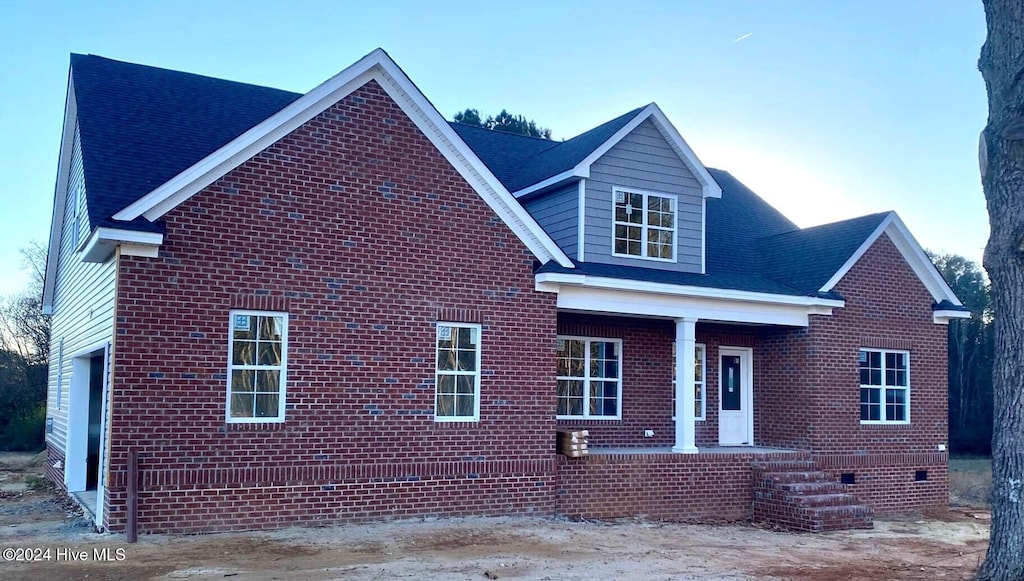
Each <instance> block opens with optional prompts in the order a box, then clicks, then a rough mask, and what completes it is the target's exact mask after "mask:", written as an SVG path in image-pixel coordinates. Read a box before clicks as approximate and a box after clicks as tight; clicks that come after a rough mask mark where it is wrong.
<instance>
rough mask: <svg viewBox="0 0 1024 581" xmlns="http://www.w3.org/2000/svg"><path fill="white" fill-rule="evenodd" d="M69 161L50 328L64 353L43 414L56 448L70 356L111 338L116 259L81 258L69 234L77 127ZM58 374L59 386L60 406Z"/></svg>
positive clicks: (77, 170) (61, 440)
mask: <svg viewBox="0 0 1024 581" xmlns="http://www.w3.org/2000/svg"><path fill="white" fill-rule="evenodd" d="M69 163H70V172H69V176H68V181H67V183H68V191H66V192H63V193H62V195H63V196H65V198H64V203H65V209H66V211H65V212H64V222H63V223H62V224H60V225H58V227H60V228H61V236H60V250H59V253H58V255H57V272H56V277H55V279H54V287H53V289H54V291H53V313H52V316H51V330H50V337H51V340H50V353H52V354H54V355H58V354H59V351H60V346H61V342H62V343H63V353H64V358H63V360H61V359H60V358H59V357H51V360H50V369H49V378H48V388H47V404H46V414H47V417H48V418H51V419H52V420H53V431H52V432H50V433H49V434H47V435H46V440H47V442H49V443H50V444H51V445H52V446H54V447H55V448H58V449H60V450H64V449H65V441H66V439H67V424H68V418H67V410H68V393H69V391H70V389H69V387H70V385H71V367H72V366H71V361H72V355H73V354H75V353H78V352H81V351H82V350H83V349H87V348H90V347H94V346H96V345H99V344H103V343H107V342H110V341H112V340H113V335H114V286H115V279H116V277H115V271H116V261H115V260H114V259H111V260H108V261H107V262H105V263H102V264H95V263H85V262H82V261H81V260H80V254H79V253H78V252H77V247H78V240H75V239H74V237H73V235H74V232H75V226H74V223H75V215H74V214H73V213H72V212H71V211H70V208H68V207H67V200H68V198H72V197H73V196H71V195H70V194H77V193H78V192H77V184H79V183H80V181H81V176H82V173H83V167H82V148H81V144H80V139H79V136H78V132H77V131H75V137H74V145H73V147H72V154H71V160H70V161H69ZM58 378H60V386H61V389H60V392H59V395H60V404H59V405H58V404H57V397H58V389H57V384H58Z"/></svg>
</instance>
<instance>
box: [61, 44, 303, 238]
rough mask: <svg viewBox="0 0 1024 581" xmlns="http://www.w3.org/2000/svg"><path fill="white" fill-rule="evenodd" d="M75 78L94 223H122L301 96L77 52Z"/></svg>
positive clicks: (144, 225)
mask: <svg viewBox="0 0 1024 581" xmlns="http://www.w3.org/2000/svg"><path fill="white" fill-rule="evenodd" d="M71 79H72V84H73V87H74V92H75V97H76V101H77V104H78V124H79V130H80V132H81V141H82V155H83V164H84V166H85V171H86V175H87V176H88V182H89V188H88V194H87V195H88V198H89V202H88V207H89V218H90V223H91V225H92V226H93V227H98V226H114V227H119V228H124V227H125V226H126V225H125V224H124V223H123V222H119V221H117V220H113V219H111V216H113V215H114V214H115V213H117V212H119V211H120V210H122V209H123V208H124V207H126V206H128V205H129V204H131V203H133V202H135V201H136V200H138V199H139V198H141V197H142V196H144V195H146V194H147V193H149V192H151V191H152V190H153V189H155V188H156V187H158V186H160V185H161V184H163V183H164V182H166V181H168V180H170V179H171V178H173V177H174V176H175V175H177V174H178V173H179V172H180V171H181V170H182V168H186V167H189V166H191V165H193V164H194V163H196V162H198V161H199V160H201V159H203V158H205V157H206V156H208V155H209V154H211V153H213V152H214V151H215V150H217V149H218V148H219V147H221V146H222V145H224V144H225V143H227V142H228V141H231V140H232V139H234V138H236V137H238V136H239V135H241V134H242V133H244V132H245V131H247V130H248V129H250V128H251V127H253V126H254V125H256V124H258V123H259V122H261V121H263V120H264V119H266V118H267V117H269V116H271V115H273V114H274V113H276V112H277V111H280V110H281V109H282V108H283V107H285V106H286V105H288V104H289V103H292V102H293V101H295V100H296V99H298V98H299V97H300V96H301V95H299V94H297V93H291V92H288V91H281V90H278V89H271V88H268V87H261V86H257V85H250V84H246V83H236V82H233V81H225V80H222V79H215V78H212V77H204V76H201V75H194V74H190V73H183V72H178V71H171V70H166V69H159V68H155V67H148V66H143V65H136V64H132V63H125V62H120V61H116V60H112V59H107V58H103V57H99V56H93V55H80V54H72V55H71ZM197 97H201V98H197ZM132 229H141V230H158V227H157V225H155V224H153V223H152V222H150V221H149V220H135V221H134V222H133V223H132Z"/></svg>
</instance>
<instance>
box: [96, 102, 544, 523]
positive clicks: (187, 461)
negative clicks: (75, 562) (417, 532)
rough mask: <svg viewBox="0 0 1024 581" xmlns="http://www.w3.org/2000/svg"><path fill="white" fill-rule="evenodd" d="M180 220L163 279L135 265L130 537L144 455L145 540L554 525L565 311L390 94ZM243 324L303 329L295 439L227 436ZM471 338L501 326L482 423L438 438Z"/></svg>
mask: <svg viewBox="0 0 1024 581" xmlns="http://www.w3.org/2000/svg"><path fill="white" fill-rule="evenodd" d="M165 221H166V237H165V243H164V245H163V247H162V248H161V251H160V257H159V258H157V259H149V258H140V257H121V258H120V260H119V270H118V290H117V320H116V323H115V325H116V331H115V344H114V360H115V372H114V384H113V390H112V398H111V405H112V426H113V429H112V432H111V437H110V442H111V443H110V446H111V448H110V468H111V490H110V504H111V508H110V511H109V513H108V523H109V528H110V529H111V530H114V531H117V530H121V529H122V528H123V526H124V518H125V514H124V509H123V507H124V502H123V501H124V490H125V489H124V483H125V473H124V471H125V466H126V458H127V452H128V450H129V448H130V447H136V448H138V450H139V452H140V456H139V458H140V460H139V464H140V470H141V472H142V474H143V483H142V485H141V493H140V503H139V511H140V513H139V514H140V518H139V526H140V531H142V532H161V531H175V532H199V531H207V530H226V529H233V528H259V527H264V526H282V525H285V524H300V523H325V522H340V521H346V520H353V519H356V520H358V519H364V518H380V517H387V516H398V515H410V514H496V513H501V514H507V513H526V512H531V511H532V513H534V514H550V513H552V511H553V509H554V495H553V494H552V493H551V487H552V479H553V474H554V464H553V460H552V457H553V453H554V437H553V434H554V430H555V420H554V408H555V390H554V385H555V384H554V375H555V362H554V358H553V357H552V353H553V352H554V347H555V345H554V342H555V329H556V326H555V295H553V294H547V293H537V292H535V291H533V286H534V280H533V264H534V258H533V256H532V255H531V254H530V253H529V252H528V250H527V249H526V248H525V246H524V245H523V244H521V243H520V241H519V240H518V239H517V238H516V237H515V235H514V234H513V233H512V232H511V231H510V230H509V229H508V228H507V227H506V226H505V225H504V224H503V223H502V222H501V220H500V219H499V218H498V217H497V216H495V214H494V213H493V211H491V210H490V208H489V207H488V206H487V204H486V203H485V202H484V201H483V200H482V199H481V198H480V197H479V196H478V194H476V192H474V191H473V190H472V189H471V187H470V186H469V185H468V184H467V183H466V182H465V181H464V180H463V179H462V177H461V176H460V175H459V174H458V173H457V172H456V171H455V169H454V168H452V167H451V166H450V165H449V164H448V162H447V161H446V160H445V159H444V158H443V156H442V155H441V154H440V153H439V152H438V151H437V150H436V149H435V148H434V147H433V145H432V144H430V142H429V141H428V140H427V139H426V138H425V137H424V136H423V135H422V134H421V133H420V132H419V130H418V129H417V128H416V127H415V126H414V125H413V123H412V122H411V120H409V119H408V118H407V117H406V116H405V115H404V113H403V112H402V111H401V110H400V109H399V108H398V107H397V105H396V104H395V103H394V102H392V101H391V100H390V98H389V97H388V96H387V95H386V93H384V91H383V90H382V89H381V88H380V87H379V86H377V85H376V84H375V83H373V82H371V83H369V84H367V85H365V86H364V87H362V88H360V89H358V90H357V91H356V92H355V93H353V94H352V95H350V96H349V97H346V98H345V99H344V100H342V101H341V102H339V103H338V104H336V105H334V106H332V107H331V108H329V109H328V110H327V111H326V112H324V113H322V114H321V115H319V116H317V117H315V118H314V119H312V120H311V121H309V122H307V123H306V124H304V125H303V126H302V127H300V128H298V129H296V130H295V131H294V132H293V133H291V134H289V135H288V136H286V137H284V138H283V139H282V140H280V141H279V142H277V143H275V144H274V145H272V146H270V147H269V148H268V149H266V150H264V151H263V152H261V153H260V154H258V155H256V156H255V157H254V158H253V159H251V160H249V161H247V162H246V163H244V164H242V165H241V166H239V167H238V168H236V169H235V170H232V171H231V172H229V173H228V174H227V175H226V176H224V177H223V178H221V179H219V180H218V181H216V182H215V183H213V184H212V185H210V186H209V187H207V188H206V189H205V190H204V191H202V192H200V193H199V194H197V195H196V196H194V197H193V198H191V199H190V200H188V201H187V202H185V203H184V204H182V205H181V206H179V207H178V208H176V209H174V210H172V211H171V212H170V213H169V214H167V215H166V216H165ZM235 308H245V309H268V310H283V311H287V312H288V314H289V329H288V334H289V342H288V370H287V372H288V377H287V411H286V421H285V422H284V423H282V424H256V425H241V424H226V423H225V417H224V416H225V398H226V395H225V393H226V389H227V387H226V381H227V378H226V375H225V372H226V366H227V357H228V353H227V345H228V337H227V331H228V316H229V311H230V310H231V309H235ZM452 320H455V321H456V322H458V321H467V322H476V323H481V324H482V325H483V332H482V363H481V367H482V376H481V404H480V421H479V422H462V423H443V422H435V421H434V416H433V408H434V361H435V352H434V350H435V325H436V322H437V321H452ZM254 467H258V471H257V472H256V473H252V472H251V471H252V469H253V468H254ZM293 467H301V468H302V469H303V470H305V471H304V472H302V473H301V474H293V473H291V472H289V470H291V469H292V468H293ZM389 467H396V470H397V472H396V473H389V472H388V470H389ZM296 469H297V468H296Z"/></svg>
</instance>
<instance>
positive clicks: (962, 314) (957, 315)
mask: <svg viewBox="0 0 1024 581" xmlns="http://www.w3.org/2000/svg"><path fill="white" fill-rule="evenodd" d="M970 318H971V313H970V311H946V310H943V311H933V312H932V320H933V321H934V322H935V324H936V325H948V324H949V322H950V321H952V320H953V319H970Z"/></svg>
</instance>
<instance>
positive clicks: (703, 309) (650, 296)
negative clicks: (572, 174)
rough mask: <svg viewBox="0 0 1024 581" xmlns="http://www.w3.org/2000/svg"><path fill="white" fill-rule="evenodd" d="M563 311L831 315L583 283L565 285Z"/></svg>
mask: <svg viewBox="0 0 1024 581" xmlns="http://www.w3.org/2000/svg"><path fill="white" fill-rule="evenodd" d="M557 292H558V299H557V307H558V310H559V311H572V312H579V313H603V314H613V315H626V316H635V317H650V318H658V319H683V318H691V319H699V320H701V321H708V322H711V321H716V322H722V323H750V324H760V325H785V326H790V327H806V326H808V325H809V324H810V319H809V317H810V315H831V314H832V309H831V308H827V307H823V306H808V305H787V304H778V303H775V304H771V303H754V302H746V301H738V300H730V299H726V298H711V297H695V296H683V295H675V296H672V295H667V294H656V293H650V292H642V291H625V290H614V289H600V288H583V287H580V286H570V285H566V286H561V287H560V288H559V289H558V290H557Z"/></svg>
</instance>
